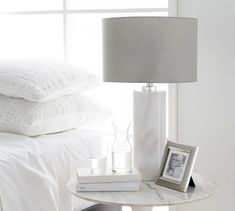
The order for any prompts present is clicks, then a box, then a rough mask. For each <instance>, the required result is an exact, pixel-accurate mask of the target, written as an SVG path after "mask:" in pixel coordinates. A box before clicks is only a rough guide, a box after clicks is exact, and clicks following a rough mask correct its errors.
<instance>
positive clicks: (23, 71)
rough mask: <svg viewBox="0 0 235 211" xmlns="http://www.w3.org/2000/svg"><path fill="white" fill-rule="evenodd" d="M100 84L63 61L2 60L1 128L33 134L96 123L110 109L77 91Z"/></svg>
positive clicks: (5, 130)
mask: <svg viewBox="0 0 235 211" xmlns="http://www.w3.org/2000/svg"><path fill="white" fill-rule="evenodd" d="M100 83H101V82H100V81H99V80H98V78H97V77H96V76H95V75H94V74H92V73H90V72H88V71H86V70H84V69H82V68H80V67H77V66H72V65H68V64H65V63H59V62H48V61H47V62H45V61H29V60H15V61H2V62H0V131H1V132H11V133H17V134H23V135H27V136H36V135H42V134H48V133H55V132H60V131H64V130H68V129H72V128H75V127H84V126H85V127H88V126H93V125H95V124H99V123H100V121H101V120H105V119H106V118H107V117H108V116H109V115H110V112H109V111H108V110H107V109H106V108H104V107H103V106H102V105H100V104H98V103H97V102H95V101H93V100H91V99H89V98H87V97H85V96H82V95H80V93H81V92H83V91H85V90H88V89H91V88H94V87H96V86H98V85H99V84H100Z"/></svg>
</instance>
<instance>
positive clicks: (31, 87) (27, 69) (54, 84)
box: [0, 60, 101, 102]
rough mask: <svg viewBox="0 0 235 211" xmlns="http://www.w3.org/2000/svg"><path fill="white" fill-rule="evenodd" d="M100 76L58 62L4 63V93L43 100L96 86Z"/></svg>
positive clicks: (0, 79) (0, 68)
mask: <svg viewBox="0 0 235 211" xmlns="http://www.w3.org/2000/svg"><path fill="white" fill-rule="evenodd" d="M100 83H101V82H100V81H99V80H98V78H97V77H96V76H95V75H94V74H92V73H90V72H88V71H85V70H84V69H82V68H81V67H77V66H73V65H69V64H66V63H62V62H61V63H60V62H55V61H42V60H41V61H40V60H7V61H1V62H0V94H4V95H6V96H11V97H18V98H24V99H27V100H30V101H34V102H43V101H48V100H52V99H55V98H57V97H62V96H64V95H68V94H71V93H76V92H81V91H84V90H87V89H90V88H93V87H96V86H97V85H99V84H100Z"/></svg>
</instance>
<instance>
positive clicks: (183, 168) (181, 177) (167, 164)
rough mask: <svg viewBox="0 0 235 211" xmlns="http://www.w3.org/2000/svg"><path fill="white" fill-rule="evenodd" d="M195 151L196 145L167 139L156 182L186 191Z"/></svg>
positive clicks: (196, 149)
mask: <svg viewBox="0 0 235 211" xmlns="http://www.w3.org/2000/svg"><path fill="white" fill-rule="evenodd" d="M197 151H198V147H194V146H187V145H183V144H179V143H174V142H171V141H168V142H167V145H166V147H165V151H164V155H163V158H162V162H161V167H160V170H159V175H158V177H157V180H156V184H157V185H161V186H165V187H167V188H171V189H175V190H179V191H182V192H186V191H187V187H188V184H189V180H190V177H191V174H192V170H193V165H194V162H195V159H196V155H197Z"/></svg>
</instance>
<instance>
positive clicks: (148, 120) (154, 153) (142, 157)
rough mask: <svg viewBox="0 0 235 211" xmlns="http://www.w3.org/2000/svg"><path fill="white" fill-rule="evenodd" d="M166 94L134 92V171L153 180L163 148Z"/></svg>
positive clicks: (145, 178) (144, 178) (144, 177)
mask: <svg viewBox="0 0 235 211" xmlns="http://www.w3.org/2000/svg"><path fill="white" fill-rule="evenodd" d="M165 137H166V92H137V91H135V92H134V167H135V168H137V169H138V170H139V172H140V174H141V176H142V180H155V179H156V177H157V174H158V170H159V168H160V164H161V163H160V162H161V158H162V154H163V151H164V147H165Z"/></svg>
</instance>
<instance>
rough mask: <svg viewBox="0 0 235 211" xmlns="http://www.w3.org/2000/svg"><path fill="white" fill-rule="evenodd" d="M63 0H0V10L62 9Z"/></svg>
mask: <svg viewBox="0 0 235 211" xmlns="http://www.w3.org/2000/svg"><path fill="white" fill-rule="evenodd" d="M62 7H63V0H0V11H27V10H30V11H36V10H37V11H38V10H58V9H62Z"/></svg>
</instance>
